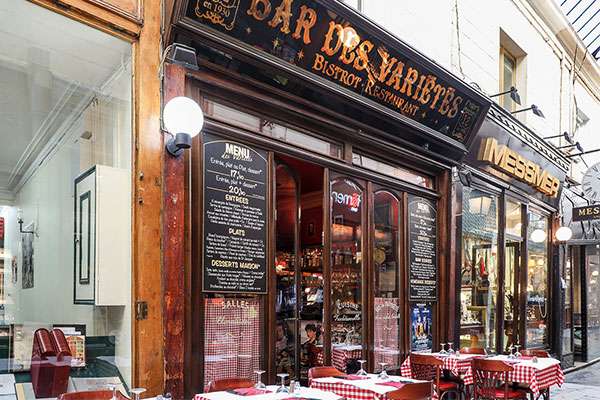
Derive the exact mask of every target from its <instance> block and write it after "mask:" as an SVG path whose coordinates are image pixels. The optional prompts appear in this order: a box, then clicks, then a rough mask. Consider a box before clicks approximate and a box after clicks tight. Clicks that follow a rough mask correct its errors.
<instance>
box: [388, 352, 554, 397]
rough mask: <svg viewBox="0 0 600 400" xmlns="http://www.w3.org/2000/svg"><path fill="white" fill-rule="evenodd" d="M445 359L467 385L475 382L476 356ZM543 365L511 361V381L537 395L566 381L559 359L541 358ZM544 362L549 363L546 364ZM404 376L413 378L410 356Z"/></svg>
mask: <svg viewBox="0 0 600 400" xmlns="http://www.w3.org/2000/svg"><path fill="white" fill-rule="evenodd" d="M440 358H441V359H442V360H443V361H444V367H443V368H444V369H445V370H448V371H450V372H452V373H453V374H455V375H457V376H458V375H461V374H463V381H464V383H465V385H472V384H473V371H472V369H471V360H472V359H473V358H474V357H470V358H465V359H462V357H461V359H459V358H458V357H440ZM500 359H501V358H500ZM555 361H556V360H555ZM538 363H540V364H541V365H533V364H532V363H531V362H529V361H525V362H518V363H511V365H512V367H513V369H514V370H513V372H511V373H509V374H508V379H509V381H511V382H517V383H526V384H527V385H528V386H529V389H531V391H532V392H533V394H534V396H537V395H538V394H539V392H540V391H541V390H543V389H546V388H549V387H550V386H553V385H558V386H562V384H563V383H564V382H565V376H564V373H563V371H562V369H561V368H560V363H558V361H556V362H554V361H550V360H543V359H540V360H539V361H538ZM543 364H549V365H548V366H544V365H543ZM400 372H401V374H402V376H405V377H407V378H412V371H411V368H410V357H407V359H406V360H405V361H404V363H402V366H401V367H400Z"/></svg>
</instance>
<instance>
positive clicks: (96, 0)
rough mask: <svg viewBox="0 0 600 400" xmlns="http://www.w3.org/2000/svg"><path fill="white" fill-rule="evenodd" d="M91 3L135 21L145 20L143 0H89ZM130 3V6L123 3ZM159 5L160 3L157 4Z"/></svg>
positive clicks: (139, 22)
mask: <svg viewBox="0 0 600 400" xmlns="http://www.w3.org/2000/svg"><path fill="white" fill-rule="evenodd" d="M88 1H89V2H90V3H92V4H95V5H97V6H100V7H102V8H104V9H106V10H108V11H111V12H114V13H115V14H118V15H120V16H122V17H124V18H127V19H129V20H131V21H133V22H136V23H138V24H141V23H142V22H143V21H144V17H143V11H142V9H143V7H142V0H88ZM149 1H155V0H149ZM123 3H129V7H126V6H125V5H123ZM157 6H158V4H157Z"/></svg>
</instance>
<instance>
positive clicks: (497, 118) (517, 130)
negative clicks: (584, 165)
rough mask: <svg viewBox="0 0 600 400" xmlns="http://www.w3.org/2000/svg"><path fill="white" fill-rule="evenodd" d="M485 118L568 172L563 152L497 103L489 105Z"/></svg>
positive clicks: (569, 166)
mask: <svg viewBox="0 0 600 400" xmlns="http://www.w3.org/2000/svg"><path fill="white" fill-rule="evenodd" d="M487 118H488V119H490V120H491V121H493V122H495V123H496V124H497V125H499V126H500V127H502V128H504V129H505V130H506V131H507V132H509V133H510V134H511V135H512V136H514V137H516V138H517V139H519V140H521V141H523V142H524V143H526V144H528V145H529V146H531V147H532V148H533V149H534V150H536V151H537V152H538V153H540V154H542V155H543V156H544V157H546V158H547V159H548V160H549V161H550V162H552V163H553V164H554V165H556V166H557V167H558V168H560V169H561V170H562V171H563V172H565V173H567V174H568V173H569V170H570V168H571V161H570V160H569V159H568V158H567V157H566V156H565V155H564V154H562V153H561V152H560V151H559V150H557V149H556V148H555V147H554V146H552V145H551V144H549V143H547V142H546V141H544V140H543V139H542V138H541V137H540V136H539V135H538V134H536V133H535V132H533V131H532V130H531V129H529V128H528V127H526V126H525V125H524V124H523V123H522V122H521V121H519V120H517V119H516V118H514V117H513V116H512V115H511V114H510V113H508V112H507V111H506V110H504V109H503V108H501V107H500V106H499V105H497V104H493V105H492V107H490V110H489V111H488V114H487Z"/></svg>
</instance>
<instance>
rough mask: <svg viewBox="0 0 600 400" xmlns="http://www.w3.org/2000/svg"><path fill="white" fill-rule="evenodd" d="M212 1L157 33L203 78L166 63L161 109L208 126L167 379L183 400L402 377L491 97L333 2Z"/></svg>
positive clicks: (432, 295)
mask: <svg viewBox="0 0 600 400" xmlns="http://www.w3.org/2000/svg"><path fill="white" fill-rule="evenodd" d="M219 4H220V2H213V1H209V2H206V1H204V2H201V1H181V2H176V4H175V8H174V13H173V21H172V29H171V31H170V33H169V38H170V39H169V40H170V43H181V44H184V45H188V46H190V47H192V48H193V49H194V50H195V51H196V55H197V58H198V63H199V68H198V69H197V70H194V69H191V68H188V69H185V68H183V67H182V66H179V65H172V64H171V65H167V67H166V69H165V71H166V75H165V81H164V85H165V101H167V100H168V99H169V98H171V97H174V96H179V95H186V96H188V97H191V98H193V99H195V100H196V101H197V102H198V104H199V105H200V106H201V108H202V109H203V111H204V114H205V124H204V128H203V132H202V134H201V135H199V136H198V138H199V139H197V140H195V141H194V143H193V147H192V152H191V157H190V158H191V160H190V162H191V176H190V190H191V194H192V200H191V205H190V206H189V208H188V209H187V210H186V211H185V214H184V216H183V220H186V219H187V218H189V219H187V220H188V221H189V222H188V223H189V227H190V230H191V237H190V242H189V243H187V245H186V244H185V243H180V244H179V245H178V246H175V247H172V248H171V250H172V257H174V258H177V257H182V258H183V259H186V257H187V259H188V260H189V269H187V273H186V275H185V276H184V277H182V281H179V282H173V285H174V286H173V290H175V288H176V287H181V286H182V285H183V287H185V288H186V289H185V290H188V292H187V293H188V294H189V297H186V299H187V300H186V302H185V304H179V305H177V307H175V306H174V307H171V308H170V307H169V306H168V305H167V306H166V309H165V312H166V314H170V313H173V314H171V316H172V317H175V318H176V317H177V316H179V317H181V318H182V319H183V320H185V321H186V328H185V329H184V330H183V334H179V332H178V334H174V335H173V336H172V348H173V349H178V351H176V352H174V353H173V352H171V353H170V354H171V355H170V356H169V357H171V356H173V360H172V361H173V364H172V367H173V369H172V370H170V369H169V368H170V366H169V364H168V363H167V371H171V372H172V373H173V376H177V374H178V373H179V372H181V375H179V376H185V392H186V393H188V394H191V393H195V392H200V391H202V390H203V388H204V386H205V385H206V384H207V383H208V381H210V380H213V379H218V378H224V377H230V376H238V377H255V374H254V371H256V370H264V371H266V372H265V376H264V377H263V379H264V380H266V381H269V382H275V380H276V379H277V378H276V374H278V373H286V374H289V376H290V377H291V378H292V379H299V380H301V381H302V380H306V378H307V371H308V369H309V368H310V367H311V366H317V365H336V366H338V367H339V368H341V369H346V370H352V369H355V370H357V369H358V368H359V363H358V360H361V359H362V360H365V361H366V363H367V364H366V365H365V367H366V368H369V369H370V370H375V371H377V370H380V369H381V363H385V364H386V368H387V369H389V370H398V369H399V365H400V363H401V362H402V361H403V359H404V358H405V356H406V355H407V354H408V353H409V352H410V351H414V350H426V349H432V348H437V343H438V342H439V341H440V340H442V338H445V337H446V335H447V329H446V327H447V326H448V323H449V318H448V313H445V312H440V310H441V309H445V308H446V307H447V304H448V303H449V297H448V293H449V287H448V285H447V284H446V282H447V281H448V273H449V271H448V268H447V265H448V263H449V254H450V253H449V249H450V240H451V235H450V231H449V229H448V222H449V220H450V217H449V210H450V203H449V201H450V196H449V193H450V180H451V168H452V167H453V166H455V165H457V164H458V162H459V160H460V159H462V158H463V157H464V155H465V154H466V152H467V149H468V146H469V145H470V144H471V142H472V140H473V138H474V135H475V133H476V132H477V129H478V128H479V126H480V124H481V123H482V121H483V118H484V116H485V113H486V112H487V109H488V107H489V100H487V99H486V98H485V97H483V96H482V95H481V94H479V93H478V92H476V91H475V90H473V89H472V88H470V87H469V86H467V85H466V84H465V83H463V82H461V81H459V80H457V79H456V78H455V77H453V76H452V75H451V74H449V73H448V72H447V71H445V70H443V69H442V68H440V67H439V66H437V65H435V64H434V63H433V62H432V61H431V60H428V59H426V58H425V57H423V56H421V55H420V54H419V53H418V52H416V51H415V50H414V49H411V48H409V47H408V46H406V45H405V44H404V43H402V42H399V41H398V40H397V39H396V38H394V37H392V36H390V35H389V34H387V33H386V32H384V31H382V30H381V29H380V28H378V27H377V26H375V25H373V24H372V23H370V22H369V21H367V20H365V19H364V18H363V17H361V16H360V15H359V14H357V13H355V12H354V11H353V10H352V9H350V8H349V7H346V6H344V5H343V4H340V3H338V2H334V1H326V0H324V1H307V2H294V3H292V2H291V1H283V2H270V1H266V0H264V1H256V0H255V1H238V2H234V4H233V5H231V7H229V8H222V7H221V6H220V5H219ZM171 162H172V163H174V165H176V166H175V167H174V168H179V167H180V166H181V165H183V166H185V162H186V161H185V160H184V158H183V157H180V158H178V159H173V160H171V161H167V162H166V163H165V168H167V172H166V175H169V169H168V168H169V163H171ZM183 170H184V171H185V168H184V169H183ZM172 184H173V189H175V190H180V191H181V192H180V193H183V194H185V190H186V188H185V182H183V181H174V182H173V183H172ZM165 190H169V187H168V183H167V187H165ZM171 193H172V192H171ZM185 215H187V217H186V216H185ZM180 216H181V214H180ZM171 228H173V227H171ZM173 229H174V231H173V233H174V234H176V232H175V231H176V229H185V226H180V227H178V228H173ZM164 240H165V241H166V242H168V241H169V232H166V237H165V238H164ZM186 246H189V248H190V249H191V250H190V252H189V253H188V254H187V255H186V253H185V247H186ZM180 259H181V258H180ZM169 265H170V264H169V260H167V259H165V265H164V268H165V273H168V269H169ZM173 265H175V264H173ZM167 285H168V283H167ZM166 290H167V292H168V290H169V287H167V288H166ZM174 293H175V292H174ZM167 335H168V334H167ZM168 340H169V338H168V337H167V341H168ZM183 369H185V371H186V373H185V374H183ZM168 373H169V372H168ZM174 388H175V390H179V389H178V387H177V386H176V385H175V387H174Z"/></svg>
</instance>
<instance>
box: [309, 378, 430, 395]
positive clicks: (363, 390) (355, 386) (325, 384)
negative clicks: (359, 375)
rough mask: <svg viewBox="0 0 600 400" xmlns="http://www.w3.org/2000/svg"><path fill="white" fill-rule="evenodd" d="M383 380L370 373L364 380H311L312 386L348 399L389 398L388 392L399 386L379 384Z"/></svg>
mask: <svg viewBox="0 0 600 400" xmlns="http://www.w3.org/2000/svg"><path fill="white" fill-rule="evenodd" d="M382 382H385V381H382V380H380V379H377V378H376V375H370V379H364V380H345V379H338V378H317V379H312V380H311V381H310V387H311V388H315V389H320V390H324V391H327V392H333V393H335V394H336V395H338V396H340V397H343V398H345V399H347V400H387V393H389V392H392V391H394V390H398V388H395V387H393V386H384V385H379V383H382ZM413 382H418V381H413Z"/></svg>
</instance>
